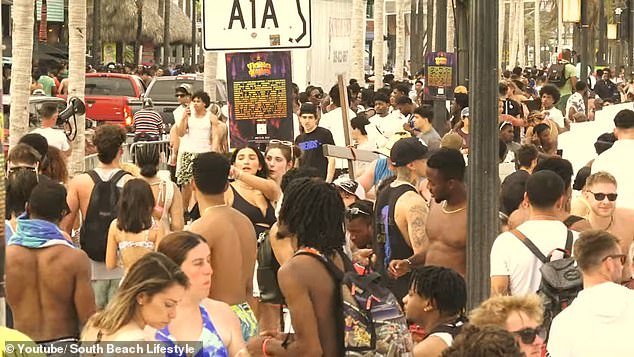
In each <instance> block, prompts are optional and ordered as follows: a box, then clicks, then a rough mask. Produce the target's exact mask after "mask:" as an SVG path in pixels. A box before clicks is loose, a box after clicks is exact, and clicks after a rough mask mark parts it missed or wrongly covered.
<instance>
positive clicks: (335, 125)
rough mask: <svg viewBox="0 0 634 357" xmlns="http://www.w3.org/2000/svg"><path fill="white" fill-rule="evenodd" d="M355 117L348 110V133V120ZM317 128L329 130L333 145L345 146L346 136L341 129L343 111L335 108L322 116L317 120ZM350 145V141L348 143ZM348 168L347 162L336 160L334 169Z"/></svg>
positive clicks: (349, 131)
mask: <svg viewBox="0 0 634 357" xmlns="http://www.w3.org/2000/svg"><path fill="white" fill-rule="evenodd" d="M355 116H357V115H356V114H355V113H354V112H353V111H352V110H350V109H348V133H351V132H352V128H351V127H350V120H352V118H354V117H355ZM319 126H320V127H322V128H326V129H328V130H330V132H331V133H332V138H333V139H334V140H335V145H337V146H346V135H345V133H344V131H343V130H344V129H343V111H342V110H341V107H339V108H335V109H333V110H331V111H329V112H328V113H325V114H322V115H321V119H319ZM349 142H350V143H352V139H350V141H349ZM347 167H348V162H347V161H346V160H344V159H336V168H338V169H343V168H347Z"/></svg>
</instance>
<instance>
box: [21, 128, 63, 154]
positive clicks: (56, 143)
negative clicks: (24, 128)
mask: <svg viewBox="0 0 634 357" xmlns="http://www.w3.org/2000/svg"><path fill="white" fill-rule="evenodd" d="M31 133H34V134H40V135H42V136H43V137H45V138H46V141H48V146H53V147H55V148H58V149H59V150H60V151H62V152H64V151H68V150H69V149H70V144H69V143H68V138H66V134H64V132H63V131H61V130H59V129H53V128H37V129H35V130H33V131H32V132H31Z"/></svg>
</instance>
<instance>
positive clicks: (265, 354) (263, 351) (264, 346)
mask: <svg viewBox="0 0 634 357" xmlns="http://www.w3.org/2000/svg"><path fill="white" fill-rule="evenodd" d="M272 339H273V337H267V338H266V339H265V340H264V342H262V355H263V356H264V357H269V354H268V353H266V344H267V343H269V341H270V340H272Z"/></svg>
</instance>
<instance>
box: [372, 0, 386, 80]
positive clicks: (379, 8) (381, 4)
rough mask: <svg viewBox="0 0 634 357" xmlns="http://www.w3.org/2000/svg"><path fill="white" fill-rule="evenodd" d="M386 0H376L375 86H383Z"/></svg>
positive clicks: (373, 55)
mask: <svg viewBox="0 0 634 357" xmlns="http://www.w3.org/2000/svg"><path fill="white" fill-rule="evenodd" d="M384 9H385V0H374V11H373V12H374V40H373V41H372V58H374V88H375V89H379V88H381V87H383V64H384V63H383V57H384V56H385V42H384V41H383V25H384V23H383V20H384V19H383V16H384Z"/></svg>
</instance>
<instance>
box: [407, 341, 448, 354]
mask: <svg viewBox="0 0 634 357" xmlns="http://www.w3.org/2000/svg"><path fill="white" fill-rule="evenodd" d="M447 347H448V346H447V344H446V343H445V341H443V340H442V339H441V338H440V337H437V336H429V337H427V338H426V339H425V340H423V341H422V342H420V343H419V344H417V345H416V346H414V356H440V354H441V353H442V351H444V350H445V349H446V348H447Z"/></svg>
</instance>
